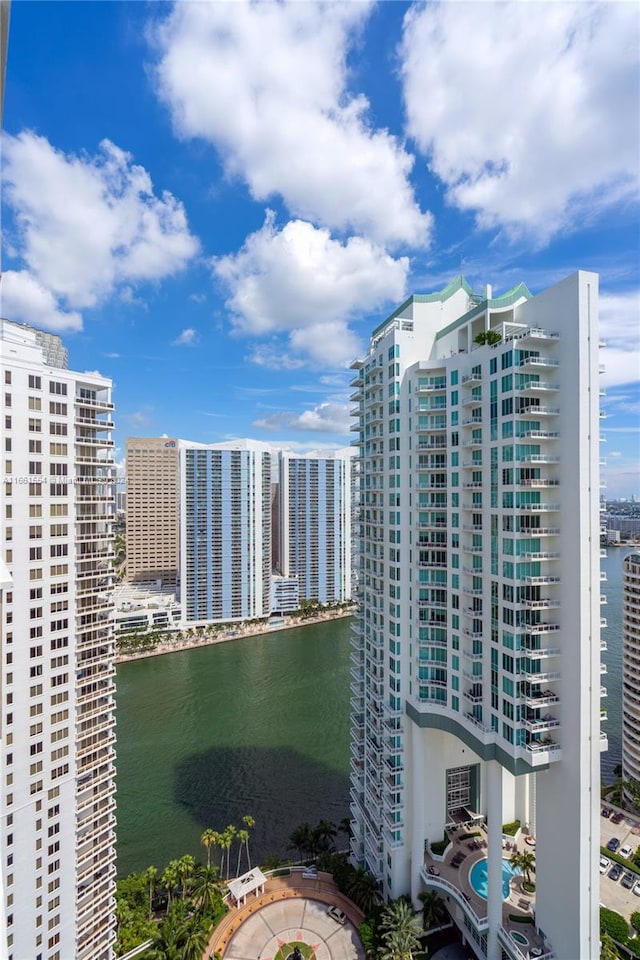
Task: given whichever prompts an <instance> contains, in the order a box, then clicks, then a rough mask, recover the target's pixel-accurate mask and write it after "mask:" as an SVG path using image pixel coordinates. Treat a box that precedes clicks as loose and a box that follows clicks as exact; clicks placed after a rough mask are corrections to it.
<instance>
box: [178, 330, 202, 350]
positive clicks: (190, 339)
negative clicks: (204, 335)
mask: <svg viewBox="0 0 640 960" xmlns="http://www.w3.org/2000/svg"><path fill="white" fill-rule="evenodd" d="M197 342H198V331H197V330H194V328H193V327H186V328H185V329H184V330H183V331H182V333H181V334H180V336H179V337H176V339H175V340H174V341H173V343H172V346H174V347H194V346H195V345H196V343H197Z"/></svg>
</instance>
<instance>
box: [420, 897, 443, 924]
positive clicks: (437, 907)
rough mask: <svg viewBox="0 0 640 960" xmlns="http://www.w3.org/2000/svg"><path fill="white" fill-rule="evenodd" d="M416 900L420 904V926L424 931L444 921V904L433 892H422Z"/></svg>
mask: <svg viewBox="0 0 640 960" xmlns="http://www.w3.org/2000/svg"><path fill="white" fill-rule="evenodd" d="M418 900H419V901H420V903H421V904H422V926H423V927H424V929H425V930H430V929H431V927H435V926H437V925H438V924H439V923H441V922H442V921H443V920H444V918H445V907H444V903H443V902H442V900H441V899H440V897H439V896H438V894H437V893H436V892H435V890H423V891H422V893H419V894H418Z"/></svg>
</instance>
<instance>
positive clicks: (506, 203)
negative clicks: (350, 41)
mask: <svg viewBox="0 0 640 960" xmlns="http://www.w3.org/2000/svg"><path fill="white" fill-rule="evenodd" d="M639 49H640V47H639V42H638V15H637V9H636V5H635V4H633V3H628V4H627V3H560V2H559V3H535V4H533V3H523V2H517V3H439V4H428V5H426V6H425V5H420V6H417V7H412V8H411V9H410V10H409V11H408V13H407V14H406V16H405V24H404V39H403V43H402V46H401V50H400V55H401V57H402V60H403V64H402V73H403V80H404V96H405V104H406V110H407V127H408V132H409V134H410V135H411V136H412V137H414V138H415V140H416V143H417V145H418V147H419V148H420V150H421V151H422V152H423V153H424V154H425V155H428V156H429V166H430V169H431V170H432V172H434V173H435V174H437V176H439V177H440V178H441V179H442V180H443V181H444V183H445V184H446V186H447V188H448V190H447V196H448V199H449V201H450V202H451V203H453V204H455V205H456V206H458V207H460V208H462V209H465V210H475V211H476V212H477V218H478V222H479V224H480V225H481V226H483V227H495V226H498V225H503V226H504V227H505V228H506V229H507V230H508V231H509V232H510V233H517V232H521V231H524V232H527V233H531V234H533V235H534V236H535V237H537V239H538V240H540V241H545V240H547V239H548V238H549V237H550V236H551V235H552V234H554V233H555V232H557V231H558V230H561V229H563V228H569V229H571V228H572V225H573V224H574V223H577V222H581V223H584V218H585V217H588V216H593V214H594V213H598V212H599V211H600V210H601V209H602V208H603V207H606V206H607V205H609V204H612V203H615V202H616V201H619V200H622V199H627V198H629V197H631V196H633V195H634V194H637V189H638V142H639V130H638V124H639V120H638V118H639V116H640V114H639V109H638V108H639V105H638V50H639ZM578 218H580V220H578Z"/></svg>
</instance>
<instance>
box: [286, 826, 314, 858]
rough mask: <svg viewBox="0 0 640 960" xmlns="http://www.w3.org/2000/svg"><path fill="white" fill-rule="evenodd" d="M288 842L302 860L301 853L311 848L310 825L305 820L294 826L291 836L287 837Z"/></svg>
mask: <svg viewBox="0 0 640 960" xmlns="http://www.w3.org/2000/svg"><path fill="white" fill-rule="evenodd" d="M289 843H290V844H291V846H292V847H295V848H296V849H297V851H298V854H299V859H300V860H302V854H303V853H309V851H310V849H311V827H310V825H309V824H308V823H307V822H305V823H301V824H300V825H299V826H297V827H296V828H295V830H294V831H293V833H292V834H291V836H290V837H289Z"/></svg>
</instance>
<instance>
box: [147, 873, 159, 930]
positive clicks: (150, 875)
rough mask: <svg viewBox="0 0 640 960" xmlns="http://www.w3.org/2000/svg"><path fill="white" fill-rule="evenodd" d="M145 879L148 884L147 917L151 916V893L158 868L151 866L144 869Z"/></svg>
mask: <svg viewBox="0 0 640 960" xmlns="http://www.w3.org/2000/svg"><path fill="white" fill-rule="evenodd" d="M144 876H145V880H146V881H147V883H148V884H149V919H151V918H152V917H153V893H154V890H155V886H156V880H157V879H158V868H157V867H154V866H151V867H147V869H146V871H145V875H144Z"/></svg>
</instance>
